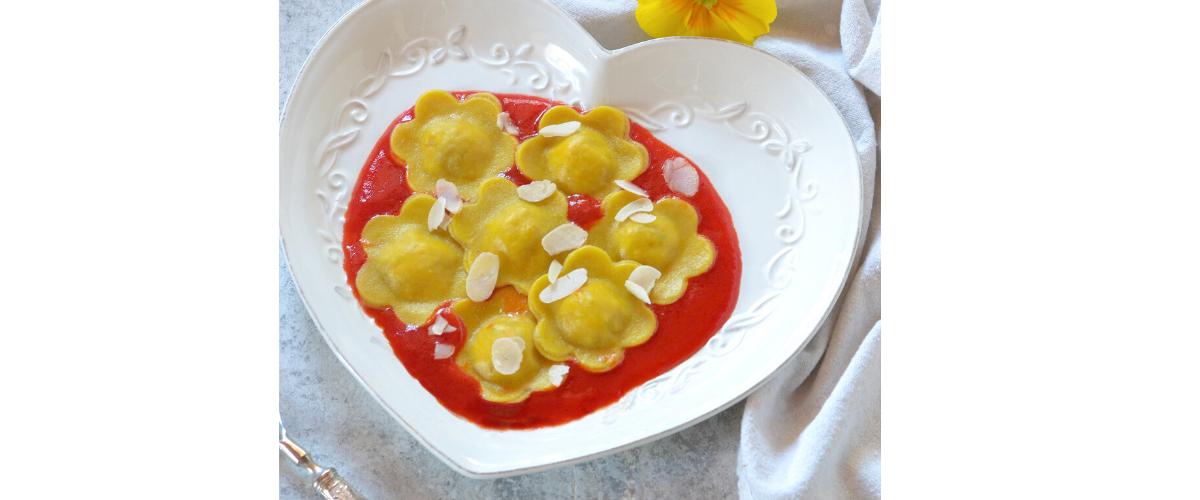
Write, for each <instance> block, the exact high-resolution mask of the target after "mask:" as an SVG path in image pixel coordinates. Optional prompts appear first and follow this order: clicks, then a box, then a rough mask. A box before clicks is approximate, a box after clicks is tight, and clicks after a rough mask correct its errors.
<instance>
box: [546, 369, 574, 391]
mask: <svg viewBox="0 0 1200 500" xmlns="http://www.w3.org/2000/svg"><path fill="white" fill-rule="evenodd" d="M570 370H571V367H569V366H567V365H554V366H551V367H550V370H548V371H547V374H548V375H550V383H551V384H554V387H558V386H560V385H562V383H563V378H564V377H566V376H567V372H568V371H570Z"/></svg>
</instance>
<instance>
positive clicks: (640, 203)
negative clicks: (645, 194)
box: [615, 198, 654, 222]
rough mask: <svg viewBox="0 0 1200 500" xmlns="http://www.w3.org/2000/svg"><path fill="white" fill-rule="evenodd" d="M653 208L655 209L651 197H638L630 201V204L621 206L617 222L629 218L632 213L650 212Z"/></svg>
mask: <svg viewBox="0 0 1200 500" xmlns="http://www.w3.org/2000/svg"><path fill="white" fill-rule="evenodd" d="M651 210H654V202H653V201H650V198H638V199H636V200H634V201H632V202H630V203H629V204H628V205H625V206H623V207H621V209H620V210H618V211H617V215H616V217H615V218H616V219H617V222H621V221H623V220H625V219H627V218H629V216H630V215H633V214H636V213H638V212H649V211H651Z"/></svg>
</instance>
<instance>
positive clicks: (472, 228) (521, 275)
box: [449, 178, 567, 293]
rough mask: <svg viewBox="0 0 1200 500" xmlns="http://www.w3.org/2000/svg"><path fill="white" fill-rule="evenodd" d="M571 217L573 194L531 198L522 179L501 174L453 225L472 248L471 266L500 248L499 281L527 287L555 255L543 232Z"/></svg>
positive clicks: (466, 260)
mask: <svg viewBox="0 0 1200 500" xmlns="http://www.w3.org/2000/svg"><path fill="white" fill-rule="evenodd" d="M566 223H567V197H566V196H563V194H562V193H561V192H558V191H555V192H554V193H553V194H551V195H550V196H549V197H547V198H546V199H543V200H541V201H538V202H528V201H525V200H522V199H521V198H520V197H519V196H517V185H516V184H513V183H512V182H510V181H508V180H507V179H502V178H495V179H491V180H488V181H487V182H485V183H484V184H483V186H482V187H480V188H479V197H478V198H477V199H476V201H475V203H468V204H466V205H463V208H462V211H461V212H459V214H458V215H456V216H454V218H453V219H451V220H450V228H449V229H450V235H451V236H453V237H454V239H456V240H458V241H460V242H462V244H463V246H465V247H466V248H467V250H468V251H467V254H466V256H465V258H464V260H463V265H464V266H465V267H467V268H470V267H471V263H473V262H475V258H476V257H478V256H479V254H480V253H483V252H490V253H494V254H496V256H497V257H499V258H500V273H499V275H498V277H497V278H496V286H497V287H501V286H504V285H514V286H516V287H517V289H518V290H520V291H521V292H522V293H524V292H528V291H529V287H530V286H532V285H533V281H534V280H536V279H537V278H538V276H541V275H544V274H546V270H547V269H549V267H550V262H551V261H552V260H554V258H553V257H551V256H550V254H548V253H546V250H545V249H544V248H542V237H544V236H546V233H549V232H550V231H553V230H554V228H556V227H558V226H560V225H562V224H566Z"/></svg>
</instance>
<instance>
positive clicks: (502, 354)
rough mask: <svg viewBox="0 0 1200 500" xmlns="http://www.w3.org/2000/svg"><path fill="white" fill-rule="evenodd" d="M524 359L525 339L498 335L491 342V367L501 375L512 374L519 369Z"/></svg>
mask: <svg viewBox="0 0 1200 500" xmlns="http://www.w3.org/2000/svg"><path fill="white" fill-rule="evenodd" d="M524 359H525V339H523V338H521V337H500V338H498V339H496V341H495V342H492V368H495V369H496V371H498V372H500V374H501V375H512V374H514V373H517V370H520V369H521V361H522V360H524Z"/></svg>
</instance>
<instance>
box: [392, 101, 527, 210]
mask: <svg viewBox="0 0 1200 500" xmlns="http://www.w3.org/2000/svg"><path fill="white" fill-rule="evenodd" d="M500 109H501V108H500V100H499V99H497V98H496V96H494V95H492V94H485V93H478V94H473V95H471V96H470V97H468V98H467V99H466V100H464V101H462V102H459V101H458V99H455V98H454V96H453V95H451V94H450V93H449V92H446V91H443V90H431V91H429V92H426V93H425V94H423V95H421V97H420V98H419V99H417V104H416V107H415V109H414V114H413V119H412V120H410V121H407V122H404V123H401V124H399V125H396V128H395V129H394V130H392V137H391V144H392V154H393V155H395V156H396V158H397V159H399V160H400V161H403V162H405V163H406V164H408V184H409V185H410V186H412V188H413V189H414V190H416V191H427V192H431V191H433V190H434V187H435V184H436V183H437V180H438V179H446V180H448V181H450V182H453V183H454V184H455V185H457V186H458V190H459V192H460V193H461V194H462V195H463V196H464V197H467V198H474V197H475V192H476V190H477V189H479V185H480V184H482V183H483V181H485V180H487V179H488V178H491V177H495V176H496V175H497V174H499V173H500V172H503V171H505V170H507V169H508V168H509V167H511V166H512V165H513V151H514V150H515V149H516V147H517V139H516V138H515V137H513V136H511V135H509V134H507V133H505V131H504V130H503V129H501V128H500V127H498V126H497V125H496V116H497V115H499V114H500Z"/></svg>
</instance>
